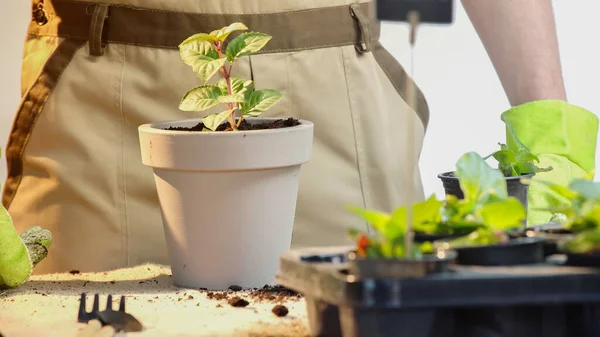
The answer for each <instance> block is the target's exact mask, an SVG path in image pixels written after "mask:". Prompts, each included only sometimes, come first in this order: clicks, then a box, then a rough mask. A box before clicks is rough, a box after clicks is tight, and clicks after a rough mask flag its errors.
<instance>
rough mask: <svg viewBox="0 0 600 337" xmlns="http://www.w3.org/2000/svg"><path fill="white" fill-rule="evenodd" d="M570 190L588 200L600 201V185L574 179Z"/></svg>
mask: <svg viewBox="0 0 600 337" xmlns="http://www.w3.org/2000/svg"><path fill="white" fill-rule="evenodd" d="M569 189H570V190H571V191H573V192H576V193H578V194H579V195H580V196H582V197H584V198H586V199H592V200H595V201H600V183H598V182H595V181H589V180H584V179H574V180H573V181H571V183H570V184H569Z"/></svg>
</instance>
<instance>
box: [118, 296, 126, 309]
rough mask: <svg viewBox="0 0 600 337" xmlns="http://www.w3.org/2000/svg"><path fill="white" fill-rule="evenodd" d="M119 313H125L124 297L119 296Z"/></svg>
mask: <svg viewBox="0 0 600 337" xmlns="http://www.w3.org/2000/svg"><path fill="white" fill-rule="evenodd" d="M119 311H122V312H125V296H121V303H120V304H119Z"/></svg>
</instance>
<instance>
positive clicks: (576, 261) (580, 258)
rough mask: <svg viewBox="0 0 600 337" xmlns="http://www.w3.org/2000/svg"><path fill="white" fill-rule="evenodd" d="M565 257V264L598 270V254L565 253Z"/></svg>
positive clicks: (599, 258) (599, 254)
mask: <svg viewBox="0 0 600 337" xmlns="http://www.w3.org/2000/svg"><path fill="white" fill-rule="evenodd" d="M565 255H566V256H567V262H566V264H567V265H569V266H573V267H590V268H600V253H591V254H573V253H565Z"/></svg>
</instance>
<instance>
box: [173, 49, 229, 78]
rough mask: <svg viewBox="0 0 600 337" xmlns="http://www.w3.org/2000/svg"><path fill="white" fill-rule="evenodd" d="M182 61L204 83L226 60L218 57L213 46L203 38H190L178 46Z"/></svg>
mask: <svg viewBox="0 0 600 337" xmlns="http://www.w3.org/2000/svg"><path fill="white" fill-rule="evenodd" d="M179 54H180V56H181V59H182V60H183V62H184V63H185V64H187V65H189V66H190V67H192V69H193V70H194V72H195V73H196V74H197V75H198V77H199V78H200V79H201V80H202V81H203V82H204V83H206V82H207V81H208V80H209V79H210V78H211V77H212V76H213V75H214V74H215V73H216V72H217V71H219V69H220V68H221V67H223V65H225V62H226V61H227V60H226V59H225V58H219V53H218V52H217V50H216V49H215V46H214V45H212V44H211V43H210V42H207V41H204V40H192V41H190V42H188V43H186V44H182V45H181V46H180V47H179Z"/></svg>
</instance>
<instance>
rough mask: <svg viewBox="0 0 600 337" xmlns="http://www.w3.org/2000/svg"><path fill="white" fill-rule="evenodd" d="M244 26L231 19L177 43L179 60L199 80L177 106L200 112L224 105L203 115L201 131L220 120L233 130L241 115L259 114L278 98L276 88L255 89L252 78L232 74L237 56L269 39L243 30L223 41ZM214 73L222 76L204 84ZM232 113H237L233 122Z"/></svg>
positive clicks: (238, 57) (258, 47) (236, 126)
mask: <svg viewBox="0 0 600 337" xmlns="http://www.w3.org/2000/svg"><path fill="white" fill-rule="evenodd" d="M247 29H248V27H246V26H245V25H244V24H243V23H240V22H235V23H232V24H231V25H229V26H227V27H223V28H221V29H219V30H215V31H213V32H211V33H199V34H195V35H192V36H190V37H189V38H187V39H186V40H185V41H183V42H182V43H181V44H180V45H179V52H180V56H181V59H182V60H183V62H184V63H185V64H187V65H189V66H190V67H192V69H193V71H194V73H196V74H197V76H198V77H199V78H200V80H201V81H202V82H203V84H202V85H200V86H197V87H195V88H193V89H191V90H189V91H188V92H187V93H186V94H185V95H184V96H183V98H182V100H181V102H180V104H179V109H181V110H183V111H204V110H207V109H210V108H212V107H214V106H216V105H218V104H223V105H224V106H225V110H224V111H223V112H220V113H216V114H211V115H208V116H206V117H204V118H203V123H204V126H205V130H204V131H216V130H217V128H218V127H219V126H220V125H221V124H222V123H223V122H224V121H228V122H229V127H228V128H227V129H226V130H227V131H236V130H238V127H239V126H240V124H241V123H242V120H243V118H244V117H249V116H251V117H256V116H259V115H260V114H262V113H263V112H265V111H267V110H268V109H270V108H271V107H273V106H274V105H275V104H277V102H279V101H280V100H281V98H282V94H281V93H280V92H278V91H276V90H273V89H262V90H255V88H254V82H253V81H252V80H248V79H244V78H239V77H233V76H232V69H233V65H234V64H235V62H236V61H237V60H238V59H240V58H241V57H244V56H248V55H251V54H253V53H256V52H257V51H259V50H261V49H262V48H263V47H264V46H265V45H266V44H267V43H268V42H269V41H270V40H271V38H272V37H271V36H270V35H267V34H263V33H258V32H244V33H241V34H240V35H238V36H237V37H235V38H234V39H232V40H231V41H229V42H228V43H225V40H227V38H228V37H229V35H230V34H231V33H233V32H236V31H245V30H247ZM217 72H220V73H221V75H222V78H221V79H220V80H219V81H218V82H217V83H216V84H208V81H209V80H210V79H211V78H212V77H213V76H214V75H215V74H216V73H217ZM236 113H239V118H238V119H237V122H236Z"/></svg>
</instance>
